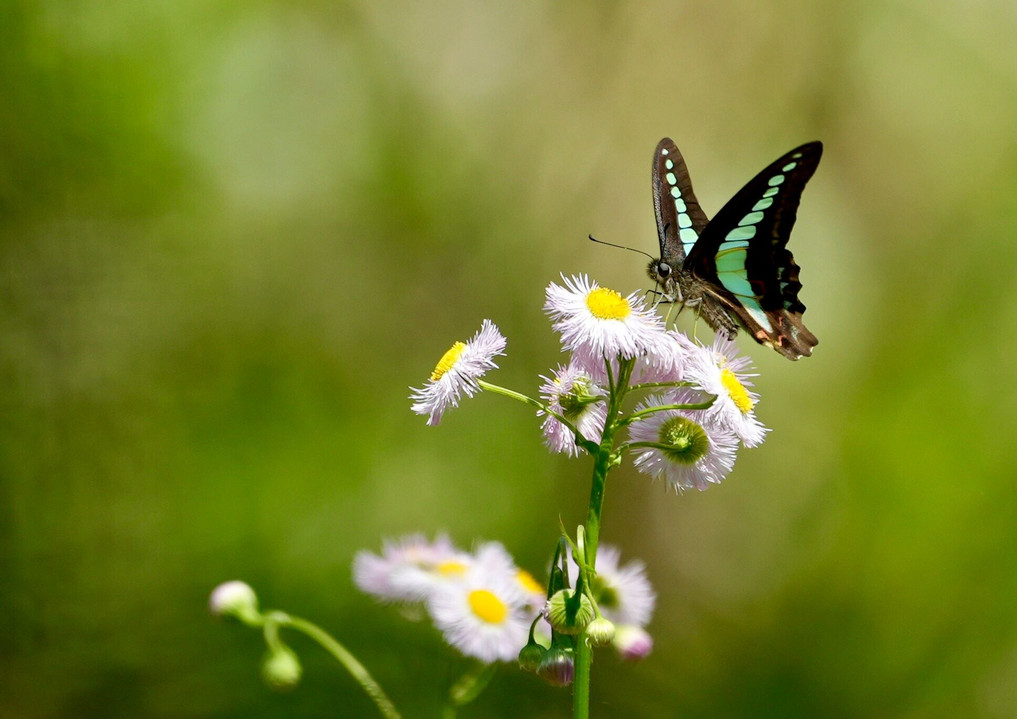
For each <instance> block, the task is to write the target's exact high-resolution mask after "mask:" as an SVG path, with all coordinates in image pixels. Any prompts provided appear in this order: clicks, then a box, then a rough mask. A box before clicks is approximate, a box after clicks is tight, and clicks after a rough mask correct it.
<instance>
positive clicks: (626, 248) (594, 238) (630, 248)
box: [590, 235, 657, 260]
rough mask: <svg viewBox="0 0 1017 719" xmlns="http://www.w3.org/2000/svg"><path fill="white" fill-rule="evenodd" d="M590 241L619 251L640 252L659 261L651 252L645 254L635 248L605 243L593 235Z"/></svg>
mask: <svg viewBox="0 0 1017 719" xmlns="http://www.w3.org/2000/svg"><path fill="white" fill-rule="evenodd" d="M590 240H592V241H593V242H596V243H597V244H598V245H607V246H608V247H617V248H618V249H619V250H628V251H629V252H638V253H639V254H641V255H646V256H647V257H649V258H650V259H651V260H655V259H657V258H656V257H654V256H653V255H651V254H650V253H649V252H643V251H642V250H637V249H636V248H634V247H626V246H625V245H616V244H614V243H612V242H604V241H603V240H598V239H597V238H596V237H594V236H593V235H590Z"/></svg>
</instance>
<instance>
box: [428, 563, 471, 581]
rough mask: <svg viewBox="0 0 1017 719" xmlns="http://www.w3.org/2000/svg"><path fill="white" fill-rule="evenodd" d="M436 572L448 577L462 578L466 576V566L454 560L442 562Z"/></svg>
mask: <svg viewBox="0 0 1017 719" xmlns="http://www.w3.org/2000/svg"><path fill="white" fill-rule="evenodd" d="M435 570H436V571H437V572H438V574H444V575H445V576H446V577H460V576H462V575H464V574H466V565H465V564H463V563H462V562H457V561H455V560H452V561H449V562H442V563H441V564H439V565H438V566H437V567H435Z"/></svg>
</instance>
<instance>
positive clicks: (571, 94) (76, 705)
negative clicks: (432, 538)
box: [0, 0, 1017, 718]
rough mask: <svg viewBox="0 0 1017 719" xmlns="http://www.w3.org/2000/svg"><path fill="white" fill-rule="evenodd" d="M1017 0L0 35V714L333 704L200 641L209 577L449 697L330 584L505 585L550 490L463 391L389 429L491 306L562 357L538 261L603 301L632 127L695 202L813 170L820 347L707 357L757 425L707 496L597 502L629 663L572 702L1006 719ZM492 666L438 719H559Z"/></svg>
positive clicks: (416, 15)
mask: <svg viewBox="0 0 1017 719" xmlns="http://www.w3.org/2000/svg"><path fill="white" fill-rule="evenodd" d="M1015 35H1017V5H1015V4H1014V3H1013V2H1011V1H1010V0H984V1H982V2H976V3H962V2H958V1H956V0H954V1H952V2H951V1H949V0H929V1H927V2H922V3H908V2H900V1H894V0H885V1H879V2H868V3H842V2H834V1H832V0H823V1H821V2H813V1H808V2H807V1H805V0H776V1H774V2H768V3H757V2H750V1H749V0H741V1H733V2H714V3H687V2H643V3H638V4H635V3H633V4H626V3H615V2H589V3H572V2H565V3H561V2H543V1H541V0H536V1H533V2H522V3H501V2H475V3H466V2H463V3H457V2H415V3H401V2H392V1H391V0H369V1H366V2H365V1H360V0H349V1H346V2H343V1H338V2H337V1H331V2H324V1H321V0H298V1H297V2H270V1H268V0H255V1H253V2H247V3H232V2H194V1H191V0H183V1H181V0H176V1H174V2H148V3H126V2H123V3H121V2H113V3H109V2H94V1H93V2H79V3H59V2H27V1H22V0H6V1H5V2H3V3H0V243H2V244H0V377H2V387H0V406H2V413H0V420H2V438H0V439H2V447H0V716H3V717H269V716H271V717H281V716H285V717H318V716H341V717H360V716H371V715H372V713H373V711H374V710H373V707H372V705H371V704H370V703H369V701H368V700H367V699H366V698H365V697H364V696H363V695H362V693H361V692H360V690H359V688H358V687H356V686H355V685H354V684H353V682H352V681H351V680H350V679H349V678H348V677H347V676H345V675H344V674H343V673H342V672H340V671H339V670H338V669H336V668H335V667H334V666H333V665H332V663H331V661H330V659H329V658H328V657H326V656H325V655H324V653H323V652H321V651H320V650H319V649H318V648H317V647H315V646H313V645H311V644H309V643H307V642H305V641H301V640H300V639H299V638H296V637H295V638H293V644H294V646H295V647H296V648H297V650H298V651H299V652H300V654H301V657H302V659H303V661H304V664H305V669H306V673H305V680H304V682H303V683H302V685H301V686H300V687H299V688H298V689H297V690H296V691H294V692H292V693H290V694H286V695H279V694H274V693H271V692H270V691H269V690H267V689H266V688H265V687H264V685H262V684H261V682H260V681H259V678H258V663H259V660H260V656H261V653H262V651H263V645H262V643H261V641H260V639H259V637H258V636H257V635H256V633H254V632H251V631H248V630H243V629H241V628H239V627H237V626H231V625H226V624H222V623H216V622H214V621H213V620H212V619H211V618H210V617H209V616H208V614H207V611H206V607H205V603H206V600H207V595H208V592H209V591H210V590H211V589H212V588H213V587H214V586H215V585H216V584H217V583H219V582H221V581H224V580H228V579H235V578H241V579H245V580H247V581H248V582H249V583H251V584H252V585H253V586H254V587H255V588H256V589H257V591H258V592H259V595H260V597H261V600H262V603H263V604H264V605H267V606H270V607H280V608H285V609H287V610H289V611H291V612H293V613H295V614H298V615H301V616H306V617H309V618H311V619H313V620H315V621H317V622H319V623H320V624H321V625H322V626H324V627H325V628H327V629H329V630H330V631H333V632H334V633H335V634H336V635H337V636H338V637H340V638H341V639H342V640H343V641H345V642H346V643H347V645H348V646H349V647H350V648H351V649H352V650H353V651H354V652H355V653H356V654H357V655H358V656H360V657H361V659H362V660H363V661H364V662H365V663H366V664H367V665H368V667H369V668H370V669H371V670H372V671H373V672H374V673H375V675H376V676H377V678H378V679H379V681H381V683H382V684H383V685H384V686H385V687H386V688H387V689H388V690H389V691H390V693H391V694H392V696H393V698H394V699H395V701H396V703H397V704H398V705H399V706H400V707H402V708H403V710H404V712H405V715H406V716H407V717H415V716H421V717H424V716H435V715H436V714H437V712H438V707H439V706H440V704H441V702H442V698H443V694H444V691H445V689H446V687H447V686H448V685H449V683H451V682H452V681H453V680H454V678H455V677H456V676H458V674H459V673H460V672H461V671H462V670H463V669H464V667H465V666H466V664H465V663H464V662H463V660H462V659H461V658H457V657H456V656H455V655H454V653H453V652H452V651H451V650H449V649H447V648H446V647H444V646H443V644H442V642H441V641H440V638H439V637H438V636H437V635H436V633H435V632H434V631H433V630H432V629H431V628H429V627H428V626H427V625H426V624H415V623H412V622H409V621H407V620H406V619H404V618H403V617H400V616H398V614H397V613H396V612H395V611H393V610H391V609H389V608H386V607H382V606H379V605H377V604H375V603H374V602H372V601H371V600H370V599H369V598H367V597H366V596H364V595H362V594H360V593H358V592H357V591H356V590H355V588H354V587H353V585H352V582H351V577H350V563H351V560H352V558H353V556H354V554H355V552H356V551H357V550H358V549H360V548H371V549H377V548H378V547H379V546H380V542H381V539H382V537H385V536H395V535H399V534H402V533H406V532H410V531H416V530H421V531H425V532H428V533H433V532H435V531H438V530H441V529H445V530H448V531H449V532H451V534H452V535H453V537H454V538H455V539H456V540H457V541H458V542H460V543H461V544H463V545H465V546H469V545H470V544H471V543H472V542H473V541H475V540H477V539H497V540H501V541H503V542H504V543H505V544H506V545H507V547H508V548H509V549H510V550H511V551H512V552H513V553H514V554H515V556H516V558H517V560H518V561H519V562H520V563H522V564H524V565H526V566H528V567H529V568H531V569H532V570H533V571H534V572H535V573H538V574H539V573H540V571H541V570H542V568H543V567H544V564H545V562H546V561H547V556H548V552H549V551H550V548H551V546H552V544H553V542H554V540H555V537H556V532H557V527H558V518H559V516H560V517H562V518H563V520H564V521H565V522H566V524H568V525H570V526H574V525H575V524H576V523H577V522H578V521H580V520H581V519H582V517H583V515H584V507H585V504H586V501H587V495H588V491H589V490H588V483H589V473H590V466H589V462H588V461H585V460H575V461H568V460H566V459H562V458H560V457H553V456H550V455H548V454H547V453H546V452H545V451H544V449H543V448H542V446H541V443H540V436H539V431H538V426H539V424H538V421H537V419H536V418H535V417H534V416H533V415H532V413H531V412H530V411H529V410H528V409H526V408H523V407H522V406H521V405H517V404H514V403H511V402H508V401H504V400H502V399H500V398H498V397H495V396H489V395H488V396H481V397H479V398H478V399H475V400H472V401H470V402H469V403H467V404H466V406H464V407H461V408H460V409H458V410H456V411H454V412H452V413H451V414H449V415H447V416H446V419H445V421H443V422H442V424H441V425H440V426H439V427H437V428H427V427H425V426H424V422H423V420H422V418H420V417H418V416H415V415H412V414H411V413H410V411H409V402H408V400H407V395H408V387H409V386H410V385H414V386H419V385H420V384H421V383H422V382H423V381H424V379H425V378H426V377H427V375H428V374H429V372H430V371H431V369H432V368H433V366H434V363H435V362H436V361H437V359H438V358H439V357H440V356H441V354H442V353H443V352H444V351H445V350H446V349H447V348H448V346H449V345H450V344H451V342H452V341H453V340H455V339H465V338H467V337H469V336H470V335H472V334H473V332H475V331H476V329H477V328H478V327H479V325H480V321H481V320H482V319H483V318H485V317H489V318H491V319H493V320H494V321H495V322H496V323H498V324H499V326H500V327H501V329H502V330H503V332H504V333H505V334H506V335H507V336H508V338H509V349H508V352H509V354H508V356H507V357H506V358H504V360H503V361H502V363H501V364H502V369H501V370H500V371H499V372H498V373H497V375H495V377H496V381H498V382H500V383H501V384H504V385H507V386H511V387H515V388H517V389H520V390H524V391H531V392H532V391H534V390H535V388H536V386H537V384H538V380H537V375H538V373H546V372H547V370H548V368H550V367H552V366H553V365H554V364H556V363H557V362H558V361H559V359H560V357H559V355H558V345H557V341H556V338H555V337H554V335H552V333H551V332H550V329H549V326H548V323H547V322H546V320H545V318H544V317H543V315H542V313H541V303H542V299H543V295H542V292H543V288H544V287H545V286H546V284H547V283H548V282H550V281H553V280H555V279H556V278H557V277H558V274H559V273H560V272H566V273H576V272H588V273H590V274H591V275H593V276H594V277H595V278H597V279H598V280H599V281H601V282H602V283H604V284H607V285H608V286H611V287H614V288H617V289H619V290H622V291H625V292H628V291H632V290H636V289H640V288H645V287H647V285H648V281H647V279H646V277H645V274H644V266H645V259H644V258H641V257H640V256H639V255H636V254H635V253H627V252H622V251H619V250H614V249H611V248H605V247H601V246H595V245H592V244H591V243H589V242H588V241H587V240H586V236H587V234H588V233H591V232H592V233H594V234H595V235H597V236H599V237H601V238H602V239H605V240H608V241H612V242H617V243H621V244H627V245H630V246H633V247H637V248H640V249H644V250H647V251H654V250H655V246H656V237H655V229H654V224H653V212H652V206H651V201H650V182H649V168H650V159H651V154H652V151H653V148H654V146H655V145H656V143H657V141H658V140H659V139H660V138H661V137H662V136H664V135H670V136H672V137H674V138H675V139H676V141H677V142H678V144H679V146H680V147H681V148H682V149H683V151H684V153H685V156H686V158H687V161H688V163H689V166H690V168H691V171H692V176H693V179H694V181H695V186H696V190H697V193H698V195H699V198H700V200H701V201H702V203H703V205H704V207H705V209H706V210H707V211H708V212H709V213H710V214H712V213H714V212H716V211H717V210H718V209H719V208H720V206H721V205H722V204H723V202H725V201H726V200H727V199H728V198H729V197H730V196H731V195H732V194H733V193H734V192H735V191H736V190H737V189H738V188H739V187H741V185H742V184H743V183H744V182H745V181H747V180H748V179H749V178H750V177H751V176H752V175H753V174H754V173H755V172H757V171H758V170H759V169H761V168H762V167H764V166H765V165H766V164H767V163H769V162H770V161H771V160H773V159H774V158H776V157H777V156H778V155H780V154H781V153H783V152H784V151H786V150H788V149H790V148H791V147H793V146H795V145H796V144H798V143H801V142H804V141H808V140H812V139H822V140H823V141H824V142H825V146H826V151H825V155H824V159H823V162H822V164H821V165H820V167H819V170H818V172H817V174H816V176H815V177H814V179H813V180H812V182H811V183H810V185H809V187H808V189H807V190H806V192H805V196H804V202H803V205H802V209H801V211H800V213H799V221H798V224H797V227H796V230H795V234H794V238H793V241H792V243H791V247H792V249H793V250H794V252H795V256H796V258H797V260H798V262H799V264H801V266H802V267H803V270H802V280H803V282H804V286H805V287H804V290H803V291H802V298H803V300H804V301H805V303H806V304H807V305H808V306H809V308H810V309H809V312H808V314H807V315H806V319H807V322H808V325H809V327H810V328H811V329H812V330H813V331H814V332H815V333H816V334H817V335H818V336H819V337H820V339H821V344H820V346H819V347H818V349H817V351H816V353H815V355H814V356H813V357H812V358H810V359H806V360H803V361H800V362H797V363H790V362H788V361H786V360H784V359H783V358H781V357H779V356H778V355H776V353H774V352H771V351H769V350H767V349H765V348H762V347H757V346H756V345H755V344H754V343H752V342H751V341H749V340H748V339H746V338H744V337H743V338H742V341H741V344H742V346H743V348H744V349H746V350H747V351H749V352H750V353H751V354H752V355H753V357H754V358H755V359H756V363H757V367H758V370H759V372H760V376H759V377H758V382H757V388H758V390H759V391H760V393H761V394H762V396H763V399H762V402H761V403H760V405H759V407H758V413H759V415H760V417H761V418H762V419H763V420H764V422H766V424H768V425H769V426H770V427H772V428H773V432H772V433H771V435H770V437H769V439H768V441H767V442H766V443H765V444H764V445H762V446H761V447H760V448H759V449H756V450H753V451H747V452H743V453H742V454H741V456H740V457H739V459H738V464H737V467H736V470H735V472H734V474H733V475H732V476H730V477H729V478H728V479H727V480H726V482H725V483H724V484H722V485H720V486H718V487H714V488H711V489H710V490H709V491H708V492H705V493H701V494H700V493H686V494H685V495H682V496H675V495H674V494H668V493H666V492H665V491H664V488H663V486H662V485H661V484H659V483H657V484H654V483H652V482H650V481H647V479H646V478H645V477H643V476H641V475H638V474H636V473H634V472H633V471H631V468H630V467H629V468H625V469H622V470H621V471H619V472H618V473H616V474H614V475H612V478H611V484H610V486H609V488H608V496H607V504H606V508H605V518H604V528H603V532H604V540H605V541H607V542H610V543H614V544H617V545H619V546H620V547H621V548H622V550H623V553H624V556H625V557H641V558H643V559H644V560H645V561H646V563H647V565H648V569H649V573H650V576H651V578H652V580H653V581H654V583H655V585H656V587H657V590H658V592H659V600H658V608H657V612H656V615H655V619H654V621H653V623H652V624H651V627H650V629H651V632H652V633H653V634H654V636H655V638H656V642H657V644H656V650H655V652H654V654H653V655H652V656H651V657H650V658H648V659H647V660H646V661H645V662H643V663H642V664H639V665H626V664H622V663H620V662H619V661H618V660H617V659H616V657H614V656H613V653H612V652H611V651H605V652H602V653H601V654H598V661H597V663H596V665H595V667H594V692H593V698H594V700H593V704H594V711H595V715H596V716H600V717H608V716H638V717H664V716H667V717H670V716H683V717H761V716H772V717H817V716H822V717H884V716H885V717H958V716H965V717H968V716H970V717H987V718H995V717H1014V716H1017V458H1015V452H1014V446H1015V441H1014V433H1015V429H1017V423H1015V416H1017V390H1015V380H1017V376H1015V375H1017V372H1015V371H1014V363H1015V355H1017V340H1015V328H1017V290H1015V282H1014V272H1015V270H1017V251H1015V250H1014V246H1015V238H1017V199H1015V198H1017V132H1015V128H1017V44H1015V43H1014V37H1015ZM569 707H570V698H569V694H568V692H566V691H559V690H554V689H552V688H550V687H547V686H545V685H542V684H541V683H539V682H538V681H537V680H536V679H535V678H534V677H533V676H532V675H526V674H522V673H521V672H518V671H516V670H515V669H514V668H513V667H511V666H506V667H505V669H504V670H503V671H501V672H499V674H498V676H497V677H496V679H495V680H494V682H493V683H492V685H491V686H490V688H489V690H488V691H487V692H486V693H485V694H484V695H483V696H482V697H481V698H480V699H479V700H478V701H477V702H476V703H475V704H473V705H471V706H470V707H469V708H468V709H466V710H464V711H463V712H462V716H464V717H518V716H528V717H563V716H567V715H569V711H570V710H569Z"/></svg>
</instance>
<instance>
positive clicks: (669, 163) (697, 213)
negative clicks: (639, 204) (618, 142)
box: [650, 137, 709, 279]
mask: <svg viewBox="0 0 1017 719" xmlns="http://www.w3.org/2000/svg"><path fill="white" fill-rule="evenodd" d="M653 209H654V212H655V213H656V215H657V237H658V239H659V240H660V262H663V263H666V264H667V265H668V267H669V268H670V269H671V270H673V271H674V272H678V271H680V270H681V268H682V263H683V262H684V261H685V258H686V257H687V256H688V254H689V251H690V250H691V249H692V247H693V245H695V244H696V241H697V240H698V239H699V235H700V234H701V233H702V231H703V230H704V229H705V228H706V225H707V223H708V222H709V220H708V219H707V217H706V213H705V212H703V209H702V208H701V207H700V206H699V200H697V199H696V193H695V192H693V191H692V180H691V179H690V178H689V169H688V168H687V167H686V166H685V158H684V157H682V153H681V152H680V151H679V150H678V146H677V145H675V144H674V141H673V140H672V139H671V138H670V137H665V138H664V139H663V140H661V141H660V142H659V143H657V150H656V152H654V153H653ZM658 264H659V263H657V262H654V263H651V267H650V270H651V272H650V276H651V277H652V278H653V279H662V278H659V277H658V276H657V275H655V269H656V266H657V265H658ZM658 274H659V273H658Z"/></svg>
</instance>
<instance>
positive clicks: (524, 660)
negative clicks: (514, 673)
mask: <svg viewBox="0 0 1017 719" xmlns="http://www.w3.org/2000/svg"><path fill="white" fill-rule="evenodd" d="M544 651H545V650H544V647H542V646H540V645H539V644H537V643H536V642H529V643H528V644H527V645H526V646H525V647H523V648H522V649H520V650H519V667H520V668H521V669H522V670H523V671H526V672H535V671H537V667H539V666H540V661H541V659H543V658H544Z"/></svg>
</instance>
